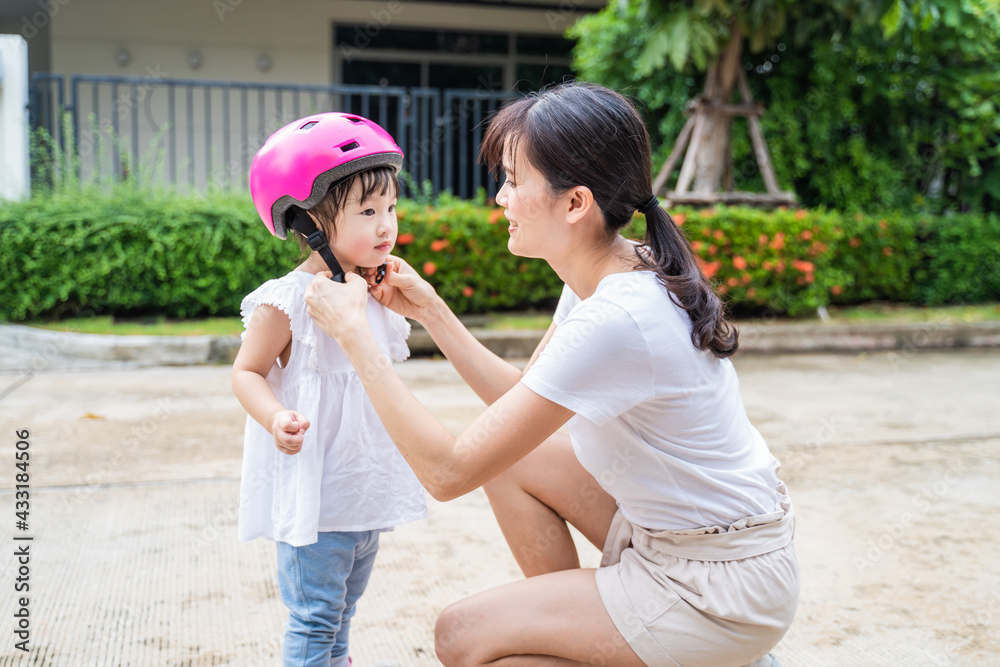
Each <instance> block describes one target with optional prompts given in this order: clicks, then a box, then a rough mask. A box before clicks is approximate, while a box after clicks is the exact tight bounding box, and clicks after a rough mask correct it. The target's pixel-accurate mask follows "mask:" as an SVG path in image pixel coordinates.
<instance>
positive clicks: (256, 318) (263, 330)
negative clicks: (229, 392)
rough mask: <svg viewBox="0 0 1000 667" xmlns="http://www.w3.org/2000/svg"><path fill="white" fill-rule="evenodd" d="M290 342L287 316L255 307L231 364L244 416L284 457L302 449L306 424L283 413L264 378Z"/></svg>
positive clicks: (299, 416)
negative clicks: (268, 434)
mask: <svg viewBox="0 0 1000 667" xmlns="http://www.w3.org/2000/svg"><path fill="white" fill-rule="evenodd" d="M291 340H292V327H291V322H290V321H289V319H288V316H287V315H285V314H284V313H283V312H281V311H280V310H278V309H277V308H275V307H274V306H268V305H261V306H258V307H257V309H256V310H255V311H254V313H253V316H252V317H251V318H250V323H249V324H248V325H247V335H246V338H244V340H243V344H242V345H241V346H240V351H239V353H237V355H236V360H235V361H234V362H233V378H232V385H233V393H234V394H236V398H237V399H239V401H240V403H241V404H242V405H243V408H244V409H245V410H246V411H247V414H249V415H250V416H251V417H252V418H253V419H254V420H255V421H256V422H257V423H258V424H260V425H261V426H263V427H264V428H265V429H267V430H268V431H270V432H271V434H272V435H273V436H274V444H275V446H276V447H277V448H278V449H279V450H281V451H282V452H284V453H285V454H297V453H298V452H299V450H301V449H302V441H303V435H304V434H305V432H306V429H307V428H309V420H308V419H307V418H306V417H305V416H304V415H302V414H300V413H298V412H295V411H294V410H286V409H285V406H283V405H282V404H281V403H280V402H279V401H278V399H277V397H276V396H275V395H274V392H273V391H272V390H271V387H270V385H268V384H267V380H266V378H267V374H268V373H269V372H270V370H271V367H272V366H273V365H274V363H275V360H276V359H277V358H278V357H279V356H280V355H281V354H282V353H283V351H284V350H285V348H287V347H288V344H289V343H290V342H291Z"/></svg>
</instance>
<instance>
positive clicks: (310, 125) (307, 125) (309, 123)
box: [299, 120, 319, 130]
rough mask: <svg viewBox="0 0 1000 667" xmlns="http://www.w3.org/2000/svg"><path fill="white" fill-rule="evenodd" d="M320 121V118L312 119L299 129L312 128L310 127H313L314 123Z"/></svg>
mask: <svg viewBox="0 0 1000 667" xmlns="http://www.w3.org/2000/svg"><path fill="white" fill-rule="evenodd" d="M318 123H319V121H318V120H311V121H309V122H308V123H306V124H305V125H303V126H302V127H300V128H299V129H300V130H308V129H310V128H311V127H312V126H313V125H316V124H318Z"/></svg>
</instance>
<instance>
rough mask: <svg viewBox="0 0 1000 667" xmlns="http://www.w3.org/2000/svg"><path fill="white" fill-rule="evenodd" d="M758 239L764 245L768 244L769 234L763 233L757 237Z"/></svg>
mask: <svg viewBox="0 0 1000 667" xmlns="http://www.w3.org/2000/svg"><path fill="white" fill-rule="evenodd" d="M757 241H758V242H760V244H761V245H762V246H765V245H767V234H761V235H760V236H758V237H757Z"/></svg>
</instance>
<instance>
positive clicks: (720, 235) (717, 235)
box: [712, 229, 723, 241]
mask: <svg viewBox="0 0 1000 667" xmlns="http://www.w3.org/2000/svg"><path fill="white" fill-rule="evenodd" d="M712 236H714V237H715V238H717V239H718V240H720V241H721V240H722V238H723V233H722V230H721V229H716V230H715V232H714V233H713V234H712Z"/></svg>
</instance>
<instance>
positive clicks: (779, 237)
mask: <svg viewBox="0 0 1000 667" xmlns="http://www.w3.org/2000/svg"><path fill="white" fill-rule="evenodd" d="M784 247H785V233H784V232H778V233H777V234H775V235H774V240H773V241H771V248H773V249H774V250H781V249H782V248H784Z"/></svg>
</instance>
